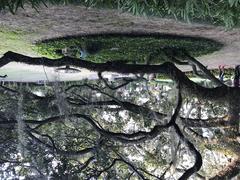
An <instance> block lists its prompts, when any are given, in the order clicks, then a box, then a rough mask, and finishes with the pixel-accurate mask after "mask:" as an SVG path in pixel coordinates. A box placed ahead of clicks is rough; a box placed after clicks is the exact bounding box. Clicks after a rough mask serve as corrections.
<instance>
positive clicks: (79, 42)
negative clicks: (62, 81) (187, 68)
mask: <svg viewBox="0 0 240 180" xmlns="http://www.w3.org/2000/svg"><path fill="white" fill-rule="evenodd" d="M91 45H97V46H98V49H99V52H98V53H96V54H89V55H88V56H86V58H85V59H86V60H90V61H94V62H106V61H112V60H125V61H128V62H129V61H136V62H138V63H143V62H145V59H146V58H147V57H148V56H149V55H150V54H151V53H156V52H157V54H159V55H158V56H156V57H155V59H154V61H155V62H157V63H158V62H159V61H162V60H163V59H164V54H163V53H161V50H160V49H162V48H168V47H171V48H172V47H173V48H184V49H186V50H187V51H189V52H190V54H191V55H193V56H195V57H196V56H201V55H204V54H208V53H212V52H214V51H217V50H219V49H220V48H221V47H222V45H221V44H220V43H217V42H215V41H212V40H208V39H203V38H190V37H178V36H169V35H159V34H158V35H156V34H155V35H151V36H147V35H134V36H132V35H129V34H121V35H112V34H109V35H89V36H82V37H75V38H65V39H56V40H50V41H46V42H40V43H38V44H37V45H36V47H35V50H36V51H37V52H38V53H39V54H41V55H42V56H46V57H49V58H53V59H54V58H59V57H61V56H62V55H60V54H59V53H57V50H61V49H64V48H69V47H71V46H72V47H71V48H72V49H80V47H82V49H84V47H85V48H86V47H89V46H90V47H91ZM73 47H74V48H73ZM71 48H69V49H71ZM86 49H87V48H86ZM72 56H74V57H79V56H80V50H75V51H74V52H73V54H72ZM159 56H160V57H159Z"/></svg>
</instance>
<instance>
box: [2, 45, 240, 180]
mask: <svg viewBox="0 0 240 180" xmlns="http://www.w3.org/2000/svg"><path fill="white" fill-rule="evenodd" d="M161 53H164V54H165V55H166V56H167V57H168V62H165V63H163V64H151V59H149V60H148V62H147V64H127V63H124V62H122V61H111V62H107V63H93V62H88V61H83V60H81V59H77V58H72V57H67V56H65V57H63V58H60V59H55V60H52V59H48V58H45V57H39V58H36V57H35V58H33V57H28V56H25V55H21V54H17V53H14V52H7V53H6V54H4V56H3V57H2V58H1V59H0V66H1V67H2V66H4V65H6V64H8V63H10V62H13V61H15V62H19V63H25V64H29V65H43V66H47V67H62V66H71V67H75V68H86V69H88V70H91V71H95V72H97V73H98V77H99V78H98V79H97V80H83V81H81V82H76V83H65V84H64V83H61V82H56V83H54V84H52V85H51V84H48V85H46V86H44V87H35V86H33V85H28V86H25V85H23V84H22V85H11V86H10V85H4V84H2V85H1V86H0V91H1V101H2V103H1V114H0V128H1V131H2V132H3V133H2V135H1V137H0V138H1V139H0V149H1V152H2V153H1V155H0V163H1V170H2V171H3V172H2V177H9V176H25V177H28V178H31V175H32V178H36V177H37V176H38V177H40V176H42V177H44V176H50V177H52V178H53V179H54V178H55V179H61V178H62V179H66V178H70V179H74V178H75V179H91V178H92V179H97V178H100V179H101V178H102V179H104V178H105V179H167V178H170V179H171V178H172V179H174V178H175V179H188V178H190V177H192V178H200V179H204V178H205V177H207V178H212V179H223V178H230V177H234V176H235V175H236V174H238V173H239V163H240V161H239V159H238V152H239V150H240V147H239V142H238V138H239V137H238V136H239V131H238V130H239V102H240V101H239V98H240V89H239V87H229V86H227V85H225V84H223V83H222V82H221V81H219V80H218V79H217V78H216V77H215V76H214V75H212V74H211V72H210V71H209V70H207V69H206V67H205V66H203V65H202V64H201V63H199V62H198V61H197V60H196V59H195V58H194V57H192V56H190V55H189V54H188V52H186V51H184V50H182V49H174V48H163V49H161ZM175 64H178V65H190V66H192V67H193V71H194V73H195V75H197V76H200V77H202V78H205V79H208V80H209V81H210V82H211V84H210V85H208V86H203V85H200V84H199V83H196V82H194V81H192V80H190V79H189V78H188V77H187V76H186V75H185V73H184V72H182V71H181V70H180V69H179V68H177V67H176V66H175ZM106 72H115V73H120V74H125V75H129V76H127V77H122V78H120V79H117V80H114V81H110V80H108V79H106V78H105V77H104V76H105V73H106ZM153 73H155V74H158V75H164V76H165V77H168V78H170V79H172V81H173V85H172V86H171V87H169V86H168V85H161V84H160V83H158V82H155V81H154V80H151V79H149V78H147V77H148V75H150V74H153ZM38 92H41V94H40V95H39V93H38ZM205 131H208V132H209V133H210V132H211V134H212V135H209V133H208V135H207V136H206V135H205V133H204V132H205ZM221 147H224V148H225V151H226V154H231V156H228V155H226V156H228V157H229V159H228V160H227V162H228V163H226V165H225V166H226V167H224V168H220V169H219V170H218V171H217V172H215V173H213V174H211V175H209V174H206V172H205V173H204V170H203V169H204V166H203V160H204V158H206V155H205V154H204V152H205V151H206V150H207V149H209V150H210V151H211V150H214V149H221ZM186 157H187V160H186ZM210 159H211V158H210ZM213 166H217V165H216V164H213ZM201 168H202V170H200V169H201Z"/></svg>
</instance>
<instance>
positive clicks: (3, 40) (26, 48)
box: [0, 27, 35, 55]
mask: <svg viewBox="0 0 240 180" xmlns="http://www.w3.org/2000/svg"><path fill="white" fill-rule="evenodd" d="M28 35H29V33H27V32H24V31H21V30H16V29H15V30H9V29H6V28H3V27H1V28H0V54H4V53H6V52H7V51H13V52H18V53H22V54H26V55H32V54H35V52H34V50H33V45H32V43H31V42H30V41H28V40H27V38H26V36H28Z"/></svg>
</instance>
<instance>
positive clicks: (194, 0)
mask: <svg viewBox="0 0 240 180" xmlns="http://www.w3.org/2000/svg"><path fill="white" fill-rule="evenodd" d="M49 3H50V4H69V3H74V4H76V3H77V4H81V5H85V6H88V7H98V8H115V9H120V10H122V11H126V12H130V13H133V14H135V15H154V16H160V17H166V16H167V17H175V18H180V19H183V20H185V21H191V20H201V21H208V22H210V23H213V24H223V25H225V26H226V27H227V28H231V27H233V26H235V25H238V22H239V17H240V16H239V15H240V8H239V7H240V0H181V1H171V0H158V1H157V0H117V1H114V0H34V1H33V0H2V1H0V10H5V9H7V10H9V11H11V12H12V13H15V12H16V11H17V9H18V8H20V7H21V8H24V4H30V5H31V6H32V7H33V8H35V9H36V10H37V9H39V8H40V6H41V5H45V6H47V4H49Z"/></svg>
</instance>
